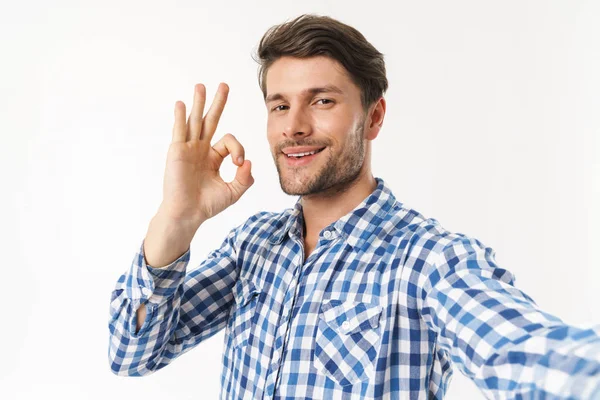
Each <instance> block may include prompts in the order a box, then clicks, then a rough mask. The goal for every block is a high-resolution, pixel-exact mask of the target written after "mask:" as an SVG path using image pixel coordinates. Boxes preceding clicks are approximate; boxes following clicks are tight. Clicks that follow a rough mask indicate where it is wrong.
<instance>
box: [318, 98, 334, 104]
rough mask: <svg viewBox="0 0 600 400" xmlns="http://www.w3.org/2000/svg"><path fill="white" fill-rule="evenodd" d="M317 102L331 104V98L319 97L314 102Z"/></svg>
mask: <svg viewBox="0 0 600 400" xmlns="http://www.w3.org/2000/svg"><path fill="white" fill-rule="evenodd" d="M318 102H322V103H321V104H323V105H326V104H332V103H333V100H330V99H319V100H317V101H316V102H315V103H318Z"/></svg>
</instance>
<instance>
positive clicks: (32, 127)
mask: <svg viewBox="0 0 600 400" xmlns="http://www.w3.org/2000/svg"><path fill="white" fill-rule="evenodd" d="M167 4H169V5H167ZM303 12H315V13H319V14H326V15H330V16H333V17H335V18H338V19H340V20H342V21H343V22H346V23H349V24H350V25H353V26H355V27H356V28H358V29H359V30H360V31H362V32H363V34H364V35H365V36H366V37H367V39H369V40H370V41H371V42H372V43H373V44H374V45H375V46H376V47H377V48H378V49H379V50H380V51H382V52H383V53H384V54H385V55H386V60H387V68H388V78H389V82H390V89H389V91H388V93H387V96H386V99H387V104H388V113H387V116H386V120H385V124H384V129H383V131H382V132H381V134H380V136H379V137H378V138H377V140H376V141H375V142H374V162H373V169H374V173H375V175H376V176H381V177H383V178H384V179H386V181H387V182H388V183H389V184H390V186H391V187H392V188H393V190H394V192H395V195H396V197H397V198H398V199H399V200H400V201H402V202H404V203H405V204H406V205H408V206H411V207H413V208H415V209H416V210H418V211H420V212H422V213H423V214H424V215H426V216H427V217H434V218H436V219H438V220H439V221H440V222H441V223H442V225H444V226H445V227H447V228H448V229H451V230H453V231H458V232H462V233H466V234H469V235H472V236H475V237H477V238H479V239H480V240H482V241H483V242H484V243H485V244H486V245H489V246H491V247H492V248H494V249H495V250H496V252H497V261H498V262H499V264H500V265H501V266H503V267H505V268H507V269H509V270H511V271H512V272H514V273H515V275H516V277H517V286H518V287H519V288H521V289H522V290H524V291H525V292H526V293H528V294H529V295H530V296H532V297H533V298H534V299H535V300H536V302H537V303H538V304H539V305H540V306H542V307H543V308H544V309H545V310H546V311H548V312H551V313H554V314H556V315H558V316H560V317H561V318H563V319H564V320H565V321H567V322H569V323H572V324H578V325H584V324H595V323H600V312H599V311H598V307H597V304H598V301H597V297H596V294H597V293H598V292H599V291H600V264H599V262H598V248H599V247H600V246H599V245H600V208H599V207H598V206H597V204H600V163H599V161H598V160H599V157H600V146H599V143H598V135H599V134H600V117H599V115H600V113H598V110H599V109H600V75H598V71H600V50H599V49H600V25H599V24H597V21H598V20H600V3H599V2H594V1H569V2H567V1H503V2H492V1H452V2H445V1H428V2H413V1H400V2H399V1H394V2H392V1H390V2H387V3H384V2H363V1H355V2H348V1H344V2H336V1H306V0H305V1H302V2H278V1H268V2H267V1H263V2H241V1H240V2H216V1H214V2H201V1H177V2H169V3H167V2H150V1H135V2H134V1H127V2H126V1H123V2H118V1H107V0H104V1H96V2H90V1H88V2H76V1H71V2H67V1H53V2H42V1H24V2H10V3H9V2H3V3H2V5H0V51H1V53H0V54H1V56H0V57H1V61H0V134H1V135H2V136H1V140H2V142H1V143H2V145H1V146H0V174H1V181H2V184H3V188H2V196H0V213H1V214H0V217H1V221H2V223H1V224H0V226H1V228H0V239H1V242H0V243H1V246H2V274H1V277H2V289H1V290H0V293H1V301H2V306H3V307H2V309H3V316H2V318H1V325H2V329H1V330H0V332H1V333H0V335H1V343H2V345H3V348H4V351H3V354H2V362H0V397H2V398H11V399H34V398H41V397H44V396H49V397H52V398H62V399H105V398H108V396H109V395H110V396H113V397H112V398H116V399H125V398H129V399H135V398H139V399H146V400H150V399H166V398H177V399H210V398H216V397H217V394H218V390H219V379H220V362H221V358H220V357H221V350H222V340H223V335H222V333H221V334H218V335H216V336H215V337H213V338H211V339H210V340H209V341H207V342H205V343H203V344H201V345H199V346H198V347H197V348H195V349H193V350H192V351H191V352H189V353H187V354H185V355H182V356H181V357H180V358H179V359H178V360H176V361H175V362H174V363H173V364H171V365H170V366H168V367H167V368H165V369H163V370H161V371H159V372H157V373H155V374H154V375H152V376H149V377H145V378H141V379H136V378H121V377H116V376H114V375H113V374H112V373H111V372H110V370H109V366H108V362H107V345H108V328H107V320H108V306H109V296H110V292H111V290H112V288H113V286H114V283H115V282H116V279H117V278H118V276H119V275H120V274H121V273H122V272H123V271H124V270H125V269H126V268H127V267H128V266H129V264H130V263H131V261H132V259H133V257H134V254H135V251H136V250H137V248H138V246H139V244H140V243H141V240H142V239H143V237H144V235H145V232H146V229H147V226H148V223H149V221H150V219H151V217H152V216H153V214H154V213H155V211H156V209H157V207H158V205H159V203H160V201H161V195H162V174H163V171H164V162H165V160H166V151H167V148H168V145H169V142H170V139H171V127H172V121H173V106H174V104H175V101H177V100H183V101H184V102H185V103H186V104H187V105H191V101H192V91H193V85H194V84H195V83H197V82H203V83H205V84H206V86H207V90H208V95H209V98H210V99H212V95H213V93H214V91H215V90H216V88H217V85H218V83H219V82H220V81H225V82H227V83H228V84H229V85H230V87H231V92H230V96H229V102H228V105H227V107H226V109H225V112H224V114H223V117H222V119H221V124H220V126H219V130H218V131H217V134H216V135H215V138H219V137H220V136H222V135H223V134H225V133H227V132H231V133H233V134H235V135H236V136H237V137H238V139H239V140H240V141H241V142H242V143H243V144H244V145H245V147H246V154H247V158H249V159H250V160H252V161H253V165H254V167H253V175H254V176H255V177H256V184H255V186H254V187H253V188H252V189H251V190H250V191H249V192H248V193H247V194H246V195H245V197H243V198H242V200H240V202H238V203H237V204H236V205H234V206H233V207H231V208H229V209H228V210H226V211H225V212H224V213H222V214H221V215H219V216H218V217H216V218H215V219H213V220H210V221H209V222H208V223H207V224H206V225H205V226H203V229H202V230H201V231H199V232H198V234H197V236H196V237H195V239H194V242H193V244H192V261H191V265H190V267H194V266H196V265H197V264H199V263H200V261H202V259H203V258H204V257H205V256H206V255H207V254H208V252H209V251H210V250H211V249H212V248H214V247H215V246H217V245H218V244H220V242H221V240H222V239H223V237H224V235H225V233H226V232H227V231H228V230H229V229H230V228H231V227H233V226H234V224H237V223H240V222H241V221H243V220H244V219H245V218H246V217H247V216H249V215H250V214H251V213H254V212H255V211H258V210H261V209H266V210H281V209H283V208H285V207H288V206H290V205H291V204H293V202H294V201H295V198H292V197H287V196H285V195H284V194H282V193H281V191H280V188H279V185H278V181H277V175H276V171H275V168H274V165H273V162H272V159H271V156H270V153H269V150H268V146H267V141H266V135H265V122H266V112H265V108H264V105H263V103H262V98H261V93H260V91H259V88H258V85H257V82H256V65H255V63H254V61H253V60H252V59H251V57H250V56H251V53H252V52H253V50H254V49H255V46H256V44H257V43H258V40H259V39H260V37H261V36H262V34H263V33H264V31H265V30H266V29H267V28H268V27H270V26H271V25H273V24H276V23H280V22H283V21H284V20H286V19H289V18H292V17H295V16H297V15H298V14H300V13H303ZM233 171H234V169H233V168H232V166H231V163H230V162H229V161H226V166H225V176H227V177H233ZM57 396H60V397H57ZM448 398H449V399H465V398H466V399H469V398H473V399H478V398H482V395H480V394H479V392H478V390H477V389H476V388H475V386H474V385H473V384H472V383H471V382H470V381H469V380H467V378H464V377H463V376H462V375H461V374H460V372H459V371H458V370H456V371H455V376H454V379H453V382H452V385H451V388H450V391H449V396H448Z"/></svg>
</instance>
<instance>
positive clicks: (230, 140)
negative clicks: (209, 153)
mask: <svg viewBox="0 0 600 400" xmlns="http://www.w3.org/2000/svg"><path fill="white" fill-rule="evenodd" d="M212 148H213V149H214V150H215V151H216V152H217V154H218V156H219V160H218V162H217V165H218V166H219V167H220V166H221V163H222V162H223V160H224V159H225V157H227V156H228V155H229V154H231V160H232V161H233V163H234V164H235V165H238V166H241V165H242V164H243V163H244V157H245V150H244V146H242V144H241V143H240V142H238V140H237V139H236V138H235V136H233V135H232V134H231V133H228V134H227V135H225V136H223V137H222V138H221V140H219V141H218V142H217V143H215V145H214V146H213V147H212Z"/></svg>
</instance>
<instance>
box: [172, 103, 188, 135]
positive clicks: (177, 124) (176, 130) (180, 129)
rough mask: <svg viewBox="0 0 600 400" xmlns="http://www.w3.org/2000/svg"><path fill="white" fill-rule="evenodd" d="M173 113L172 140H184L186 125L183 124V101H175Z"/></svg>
mask: <svg viewBox="0 0 600 400" xmlns="http://www.w3.org/2000/svg"><path fill="white" fill-rule="evenodd" d="M174 114H175V121H174V122H173V137H172V142H173V143H176V142H185V136H186V131H187V127H186V125H185V103H184V102H183V101H179V100H177V101H176V102H175V112H174Z"/></svg>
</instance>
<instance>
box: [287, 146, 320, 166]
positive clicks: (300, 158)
mask: <svg viewBox="0 0 600 400" xmlns="http://www.w3.org/2000/svg"><path fill="white" fill-rule="evenodd" d="M286 150H287V149H286ZM323 150H325V147H322V148H320V149H314V150H311V151H295V150H293V149H290V150H289V151H287V152H284V153H283V156H284V157H285V160H286V164H288V165H290V166H294V167H300V166H304V165H307V164H309V163H311V162H312V161H313V160H314V159H316V158H317V156H318V155H319V153H321V152H322V151H323Z"/></svg>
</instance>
